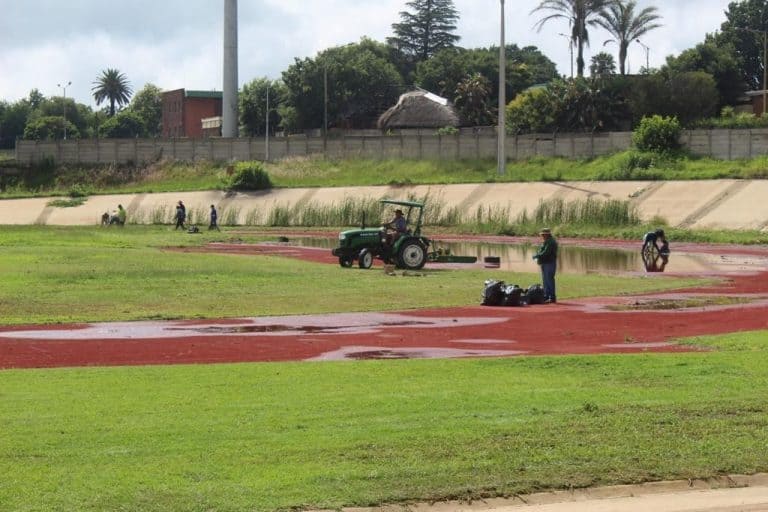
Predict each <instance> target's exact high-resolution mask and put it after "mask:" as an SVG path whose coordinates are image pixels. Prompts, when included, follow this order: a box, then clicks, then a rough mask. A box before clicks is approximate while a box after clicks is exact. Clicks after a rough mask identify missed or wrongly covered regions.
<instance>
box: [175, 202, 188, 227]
mask: <svg viewBox="0 0 768 512" xmlns="http://www.w3.org/2000/svg"><path fill="white" fill-rule="evenodd" d="M186 219H187V209H186V208H185V207H184V203H182V202H181V201H179V202H178V203H177V204H176V227H175V228H174V229H179V228H181V229H184V221H185V220H186Z"/></svg>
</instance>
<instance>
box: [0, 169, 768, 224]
mask: <svg viewBox="0 0 768 512" xmlns="http://www.w3.org/2000/svg"><path fill="white" fill-rule="evenodd" d="M408 197H427V198H428V199H427V201H428V204H429V205H431V210H430V211H432V212H433V213H434V212H435V209H437V210H440V209H441V208H442V209H443V211H447V209H449V208H455V209H456V210H457V211H458V212H459V213H460V214H461V215H463V216H464V217H466V218H469V217H472V216H473V215H474V214H475V213H476V212H477V211H478V209H480V208H483V209H484V210H485V211H488V210H493V211H505V212H506V213H507V215H508V216H509V219H510V220H515V219H516V218H517V216H518V215H520V214H521V213H522V212H523V211H527V212H528V213H529V214H530V213H532V212H533V211H534V210H535V208H536V207H537V206H538V204H539V202H540V201H547V200H554V199H562V200H563V201H566V202H570V201H577V200H584V199H587V198H593V199H599V200H608V199H618V200H625V201H630V202H631V203H632V204H634V205H635V206H636V207H637V209H638V212H639V214H640V215H641V217H642V218H644V219H646V220H650V219H653V218H655V217H662V218H663V219H665V220H666V221H667V222H668V223H669V224H670V225H673V226H682V227H687V228H692V229H702V228H714V229H758V230H768V201H765V197H768V180H708V181H631V182H621V181H615V182H568V183H558V182H540V183H480V184H461V185H421V186H413V187H387V186H381V187H340V188H299V189H274V190H271V191H268V192H254V193H238V194H228V193H226V192H220V191H206V192H172V193H161V194H122V195H112V196H93V197H89V198H88V199H87V201H86V202H85V204H83V205H81V206H77V207H73V208H57V207H52V206H48V203H49V201H50V198H30V199H7V200H0V225H3V224H55V225H94V224H98V223H99V219H100V217H101V214H102V213H104V212H111V211H113V210H115V209H116V208H117V205H118V204H122V205H123V206H124V207H125V208H126V209H127V210H128V222H129V223H139V224H142V223H146V224H150V223H170V222H171V219H172V216H173V213H174V205H175V204H176V202H177V201H178V200H183V201H184V203H185V204H186V206H187V211H188V212H189V213H190V214H192V215H193V216H194V218H193V221H194V222H198V223H201V224H204V223H205V222H207V214H208V210H209V206H210V205H211V204H215V205H217V207H218V209H219V220H220V222H221V223H222V224H225V223H235V224H241V225H246V224H247V225H264V224H266V223H267V222H268V219H269V216H270V213H271V212H272V211H273V210H274V209H275V208H283V209H284V208H290V207H295V206H303V207H306V206H309V205H313V206H332V205H337V206H339V205H341V204H343V203H344V202H346V201H348V200H362V199H366V198H367V199H371V200H377V199H382V198H391V199H407V198H408ZM427 213H428V214H429V212H427Z"/></svg>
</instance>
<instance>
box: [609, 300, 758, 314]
mask: <svg viewBox="0 0 768 512" xmlns="http://www.w3.org/2000/svg"><path fill="white" fill-rule="evenodd" d="M754 301H755V299H753V298H749V297H725V296H713V297H683V298H677V299H647V300H646V299H641V300H636V301H635V302H633V303H631V304H614V305H611V306H608V307H607V309H609V310H611V311H660V310H661V311H663V310H671V309H691V308H708V307H709V308H711V307H716V306H734V305H740V304H750V303H752V302H754Z"/></svg>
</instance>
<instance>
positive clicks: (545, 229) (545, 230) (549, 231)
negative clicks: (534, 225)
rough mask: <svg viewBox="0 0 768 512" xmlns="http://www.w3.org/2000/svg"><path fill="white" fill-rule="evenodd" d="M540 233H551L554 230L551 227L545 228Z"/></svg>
mask: <svg viewBox="0 0 768 512" xmlns="http://www.w3.org/2000/svg"><path fill="white" fill-rule="evenodd" d="M539 234H540V235H551V234H552V230H551V229H549V228H544V229H542V230H541V231H539Z"/></svg>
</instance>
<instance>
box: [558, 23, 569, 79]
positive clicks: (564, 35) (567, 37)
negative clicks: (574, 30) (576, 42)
mask: <svg viewBox="0 0 768 512" xmlns="http://www.w3.org/2000/svg"><path fill="white" fill-rule="evenodd" d="M557 35H559V36H563V37H564V38H566V39H567V40H568V51H569V52H570V54H571V78H573V40H572V39H571V36H569V35H567V34H563V33H562V32H560V33H559V34H557Z"/></svg>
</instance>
